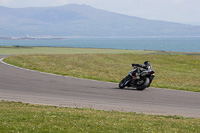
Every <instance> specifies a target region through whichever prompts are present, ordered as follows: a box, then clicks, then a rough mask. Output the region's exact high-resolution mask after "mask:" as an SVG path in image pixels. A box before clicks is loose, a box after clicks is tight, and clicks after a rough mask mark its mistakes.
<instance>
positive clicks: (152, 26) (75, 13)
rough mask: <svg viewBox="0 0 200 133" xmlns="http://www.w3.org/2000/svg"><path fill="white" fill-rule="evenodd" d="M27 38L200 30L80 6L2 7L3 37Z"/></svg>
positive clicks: (186, 33)
mask: <svg viewBox="0 0 200 133" xmlns="http://www.w3.org/2000/svg"><path fill="white" fill-rule="evenodd" d="M163 15H164V14H163ZM26 35H30V36H42V35H45V36H82V37H135V36H200V26H192V25H185V24H179V23H171V22H164V21H155V20H147V19H143V18H138V17H133V16H127V15H122V14H118V13H113V12H108V11H105V10H100V9H95V8H93V7H90V6H87V5H77V4H70V5H65V6H58V7H30V8H6V7H0V36H26Z"/></svg>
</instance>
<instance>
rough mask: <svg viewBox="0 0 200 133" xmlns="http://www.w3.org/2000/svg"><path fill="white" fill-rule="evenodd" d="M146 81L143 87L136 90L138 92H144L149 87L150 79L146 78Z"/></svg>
mask: <svg viewBox="0 0 200 133" xmlns="http://www.w3.org/2000/svg"><path fill="white" fill-rule="evenodd" d="M144 80H145V81H144V83H143V84H142V85H141V86H139V87H137V88H136V89H137V90H140V91H142V90H144V89H145V88H147V87H148V86H149V84H150V79H149V78H145V79H144Z"/></svg>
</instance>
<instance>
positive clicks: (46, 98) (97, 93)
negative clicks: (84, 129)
mask: <svg viewBox="0 0 200 133" xmlns="http://www.w3.org/2000/svg"><path fill="white" fill-rule="evenodd" d="M2 57H5V56H0V58H2ZM0 100H8V101H17V102H19V101H20V102H25V103H33V104H44V105H57V106H65V107H87V108H93V109H100V110H116V111H129V112H138V113H145V114H161V115H178V116H186V117H198V118H200V93H198V92H187V91H177V90H167V89H159V88H147V89H146V90H144V91H137V90H135V89H118V84H116V83H109V82H101V81H93V80H87V79H78V78H72V77H64V76H56V75H51V74H45V73H40V72H35V71H28V70H23V69H19V68H16V67H13V66H8V65H6V64H3V63H0Z"/></svg>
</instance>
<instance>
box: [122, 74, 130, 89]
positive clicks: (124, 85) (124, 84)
mask: <svg viewBox="0 0 200 133" xmlns="http://www.w3.org/2000/svg"><path fill="white" fill-rule="evenodd" d="M129 82H130V78H129V77H128V76H126V77H125V78H124V79H122V80H121V82H120V83H119V88H121V89H123V88H124V87H126V86H127V84H128V83H129Z"/></svg>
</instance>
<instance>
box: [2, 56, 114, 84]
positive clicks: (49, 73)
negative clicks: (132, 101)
mask: <svg viewBox="0 0 200 133" xmlns="http://www.w3.org/2000/svg"><path fill="white" fill-rule="evenodd" d="M5 58H6V57H3V58H1V59H0V62H1V63H2V64H4V65H8V66H11V67H15V68H17V69H21V70H25V71H30V72H36V73H41V74H46V75H51V76H57V77H66V78H73V79H79V80H87V81H93V82H101V83H111V84H118V83H113V82H105V81H98V80H92V79H83V78H77V77H70V76H62V75H57V74H53V73H47V72H40V71H36V70H30V69H27V68H22V67H18V66H14V65H11V64H8V63H6V62H4V61H3V60H4V59H5Z"/></svg>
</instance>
